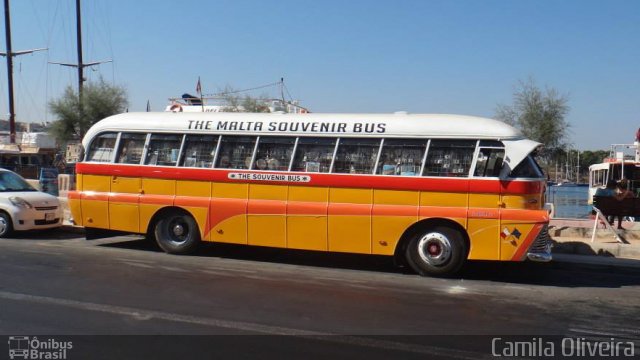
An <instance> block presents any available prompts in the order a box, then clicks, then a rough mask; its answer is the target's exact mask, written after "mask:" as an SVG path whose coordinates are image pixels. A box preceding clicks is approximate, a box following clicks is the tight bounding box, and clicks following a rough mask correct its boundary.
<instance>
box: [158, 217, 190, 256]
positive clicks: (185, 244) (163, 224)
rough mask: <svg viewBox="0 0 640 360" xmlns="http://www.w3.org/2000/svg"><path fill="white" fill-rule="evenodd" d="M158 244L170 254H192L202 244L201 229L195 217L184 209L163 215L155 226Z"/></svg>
mask: <svg viewBox="0 0 640 360" xmlns="http://www.w3.org/2000/svg"><path fill="white" fill-rule="evenodd" d="M154 235H155V238H156V242H157V243H158V246H160V248H161V249H162V250H164V251H165V252H167V253H169V254H190V253H192V252H194V251H195V250H196V249H197V248H198V246H199V245H200V230H199V229H198V224H197V223H196V221H195V220H194V219H193V217H192V216H191V215H189V214H187V213H185V212H182V211H171V212H169V213H166V214H164V215H162V217H161V218H160V219H159V220H158V221H157V222H156V224H155V227H154Z"/></svg>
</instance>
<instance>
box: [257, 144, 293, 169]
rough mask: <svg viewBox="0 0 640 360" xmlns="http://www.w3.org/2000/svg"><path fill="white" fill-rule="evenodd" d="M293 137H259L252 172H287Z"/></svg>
mask: <svg viewBox="0 0 640 360" xmlns="http://www.w3.org/2000/svg"><path fill="white" fill-rule="evenodd" d="M295 142H296V139H295V138H294V137H270V136H261V137H260V142H259V143H258V150H257V152H256V159H255V161H254V162H253V165H251V169H253V170H270V171H287V170H289V163H290V162H291V154H292V153H293V145H294V144H295Z"/></svg>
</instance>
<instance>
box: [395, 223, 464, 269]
mask: <svg viewBox="0 0 640 360" xmlns="http://www.w3.org/2000/svg"><path fill="white" fill-rule="evenodd" d="M405 255H406V258H407V262H408V263H409V265H410V266H411V268H413V270H415V271H416V272H417V273H418V274H420V275H422V276H447V275H453V274H455V273H456V272H458V271H459V270H460V268H461V267H462V265H463V264H464V262H465V260H466V257H467V249H466V244H465V242H464V239H463V237H462V234H460V232H459V231H457V230H454V229H452V228H449V227H445V226H438V227H435V228H432V229H429V230H427V231H422V232H418V233H417V234H416V235H415V236H414V237H413V238H412V239H411V240H410V241H409V244H408V246H407V250H406V254H405Z"/></svg>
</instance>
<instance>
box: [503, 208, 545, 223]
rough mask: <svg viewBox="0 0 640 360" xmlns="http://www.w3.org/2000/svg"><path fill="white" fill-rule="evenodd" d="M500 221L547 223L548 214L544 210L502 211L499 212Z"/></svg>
mask: <svg viewBox="0 0 640 360" xmlns="http://www.w3.org/2000/svg"><path fill="white" fill-rule="evenodd" d="M500 217H501V219H502V220H516V221H528V222H548V221H549V213H548V212H547V211H546V210H522V209H503V210H502V211H500Z"/></svg>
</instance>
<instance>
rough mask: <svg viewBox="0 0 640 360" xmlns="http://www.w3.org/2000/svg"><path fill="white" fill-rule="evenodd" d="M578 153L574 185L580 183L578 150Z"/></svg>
mask: <svg viewBox="0 0 640 360" xmlns="http://www.w3.org/2000/svg"><path fill="white" fill-rule="evenodd" d="M576 151H577V152H578V164H577V165H576V184H579V183H580V150H576Z"/></svg>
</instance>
